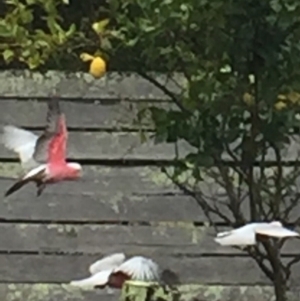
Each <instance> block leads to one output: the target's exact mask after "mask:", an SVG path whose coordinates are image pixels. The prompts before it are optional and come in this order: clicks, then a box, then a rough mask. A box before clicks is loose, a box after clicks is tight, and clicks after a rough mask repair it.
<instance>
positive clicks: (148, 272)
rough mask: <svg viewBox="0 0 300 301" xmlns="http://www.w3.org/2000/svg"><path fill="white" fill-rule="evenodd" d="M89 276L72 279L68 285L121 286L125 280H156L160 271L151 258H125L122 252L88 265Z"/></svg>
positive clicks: (84, 286)
mask: <svg viewBox="0 0 300 301" xmlns="http://www.w3.org/2000/svg"><path fill="white" fill-rule="evenodd" d="M89 272H90V274H91V276H90V277H88V278H85V279H82V280H74V281H71V282H70V285H73V286H77V287H81V288H101V289H103V288H105V287H110V288H118V289H120V288H122V286H123V284H124V282H125V281H127V280H135V281H143V282H157V281H159V280H160V278H161V271H160V268H159V266H158V265H157V263H155V262H154V261H153V260H152V259H150V258H146V257H142V256H134V257H131V258H129V259H127V260H126V257H125V254H124V253H114V254H112V255H109V256H106V257H104V258H102V259H100V260H98V261H96V262H95V263H93V264H92V265H90V267H89Z"/></svg>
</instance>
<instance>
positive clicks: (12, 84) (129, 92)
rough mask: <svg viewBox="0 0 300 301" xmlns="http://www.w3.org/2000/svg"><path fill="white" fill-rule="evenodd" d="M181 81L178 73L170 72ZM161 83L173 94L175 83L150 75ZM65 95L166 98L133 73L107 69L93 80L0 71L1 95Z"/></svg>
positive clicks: (81, 74)
mask: <svg viewBox="0 0 300 301" xmlns="http://www.w3.org/2000/svg"><path fill="white" fill-rule="evenodd" d="M174 76H175V78H176V80H177V81H181V82H182V80H183V79H182V76H180V75H178V74H175V75H174ZM154 78H155V79H156V80H157V81H158V82H159V83H161V84H162V85H164V86H166V87H168V88H169V89H170V90H171V91H173V92H175V93H180V92H181V91H180V89H179V88H178V86H177V85H176V84H175V83H174V82H172V81H171V80H168V77H167V76H166V75H163V74H161V75H160V74H157V75H154ZM54 91H55V92H56V94H58V95H60V96H61V97H67V98H84V99H87V98H94V99H117V98H121V99H124V98H130V99H151V98H152V99H156V98H158V99H168V97H166V95H165V94H164V93H163V92H162V91H161V90H160V89H159V88H157V87H155V86H154V85H153V84H151V83H150V82H149V81H147V80H145V79H143V78H142V77H140V76H138V75H137V74H135V73H130V74H125V73H118V72H108V73H107V74H106V75H105V76H104V77H103V78H101V79H94V78H93V77H92V76H91V75H90V74H88V73H84V72H77V73H68V74H66V73H64V72H59V71H48V72H46V73H45V74H41V73H38V72H29V71H27V70H26V71H16V70H14V71H13V70H11V71H2V72H0V95H1V96H2V97H3V96H5V97H22V98H24V97H28V98H32V97H49V96H50V95H52V94H53V92H54Z"/></svg>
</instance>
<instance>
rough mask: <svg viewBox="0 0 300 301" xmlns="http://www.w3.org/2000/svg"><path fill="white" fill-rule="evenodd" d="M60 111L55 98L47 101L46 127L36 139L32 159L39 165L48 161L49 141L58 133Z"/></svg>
mask: <svg viewBox="0 0 300 301" xmlns="http://www.w3.org/2000/svg"><path fill="white" fill-rule="evenodd" d="M60 115H61V110H60V106H59V101H58V99H57V98H51V99H50V100H48V110H47V117H46V127H45V130H44V132H43V134H42V135H41V136H40V137H39V138H38V139H37V142H36V146H35V150H34V154H33V158H34V159H35V160H36V161H37V162H40V163H45V162H47V160H48V157H49V155H48V153H49V143H50V142H51V139H53V138H54V137H55V135H56V134H57V133H58V130H59V128H58V126H59V118H60Z"/></svg>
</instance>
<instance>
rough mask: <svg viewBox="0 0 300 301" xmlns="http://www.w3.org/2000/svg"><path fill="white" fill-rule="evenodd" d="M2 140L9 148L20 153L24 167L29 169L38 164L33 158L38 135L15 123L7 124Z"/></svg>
mask: <svg viewBox="0 0 300 301" xmlns="http://www.w3.org/2000/svg"><path fill="white" fill-rule="evenodd" d="M1 140H2V141H1V142H2V143H3V145H4V146H5V147H6V148H7V149H9V150H11V151H13V152H15V153H16V154H18V156H19V159H20V163H21V165H22V168H23V169H25V170H29V169H31V168H34V167H36V166H37V165H38V163H37V162H36V161H35V160H34V159H33V154H34V151H35V146H36V142H37V140H38V136H37V135H35V134H34V133H32V132H30V131H26V130H23V129H21V128H18V127H15V126H13V125H6V126H4V127H3V134H2V137H1Z"/></svg>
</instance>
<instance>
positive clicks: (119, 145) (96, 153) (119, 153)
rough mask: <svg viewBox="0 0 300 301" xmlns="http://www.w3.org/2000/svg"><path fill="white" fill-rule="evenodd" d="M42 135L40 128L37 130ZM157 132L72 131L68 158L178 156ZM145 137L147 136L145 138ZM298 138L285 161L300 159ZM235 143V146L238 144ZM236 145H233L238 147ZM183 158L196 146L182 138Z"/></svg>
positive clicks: (5, 154) (2, 155)
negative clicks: (158, 139) (157, 138)
mask: <svg viewBox="0 0 300 301" xmlns="http://www.w3.org/2000/svg"><path fill="white" fill-rule="evenodd" d="M35 133H37V134H40V133H41V132H40V131H35ZM151 136H152V137H153V133H144V134H143V137H144V138H146V141H145V142H144V143H142V137H141V134H140V133H138V132H112V133H111V132H105V131H103V132H89V131H82V132H70V133H69V146H68V157H69V159H81V160H84V159H90V160H166V161H172V160H174V159H175V158H176V151H175V149H176V148H175V145H174V144H173V143H158V144H155V143H154V139H153V138H152V137H151ZM144 138H143V139H144ZM299 142H300V141H299V139H298V138H297V137H294V138H293V140H291V143H290V145H288V146H287V147H286V148H285V149H283V150H282V151H281V154H282V159H283V161H288V162H291V161H299V158H300V157H299V154H300V143H299ZM236 144H237V143H235V144H234V145H236ZM234 145H233V146H234ZM177 147H178V155H179V158H183V157H185V156H186V155H187V154H189V153H191V152H195V151H196V149H195V148H194V147H192V146H191V145H189V144H188V143H187V142H186V141H185V140H180V141H178V144H177ZM7 158H16V156H15V155H14V154H13V153H12V152H10V151H8V150H6V149H5V148H4V146H3V145H0V160H1V159H7ZM222 159H223V160H227V161H232V158H231V157H230V156H229V155H228V154H226V153H224V154H223V156H222ZM266 160H269V161H273V162H274V160H275V154H274V152H273V151H272V150H271V149H270V150H269V151H268V154H267V155H266Z"/></svg>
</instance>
